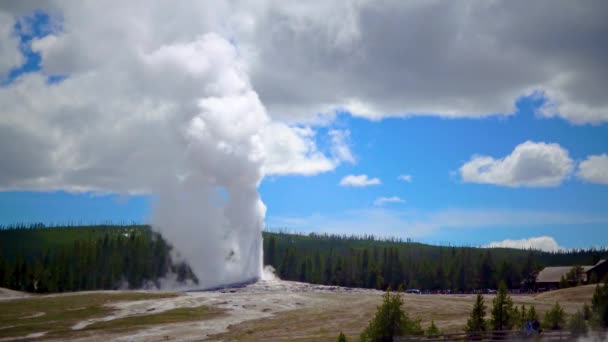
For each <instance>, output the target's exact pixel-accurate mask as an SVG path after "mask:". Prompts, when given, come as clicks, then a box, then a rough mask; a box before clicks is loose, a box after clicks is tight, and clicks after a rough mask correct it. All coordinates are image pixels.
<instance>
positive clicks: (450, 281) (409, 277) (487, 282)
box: [264, 233, 608, 291]
mask: <svg viewBox="0 0 608 342" xmlns="http://www.w3.org/2000/svg"><path fill="white" fill-rule="evenodd" d="M607 255H608V253H607V251H606V250H605V249H603V250H597V249H588V250H570V251H561V252H555V253H553V252H541V251H536V250H520V249H511V248H479V247H456V246H433V245H426V244H421V243H416V242H412V241H409V240H406V241H402V240H400V239H384V240H382V239H377V238H375V237H374V236H363V237H361V236H338V235H320V234H314V233H313V234H308V235H299V234H288V233H265V236H264V263H265V264H266V265H272V266H273V267H274V268H275V270H276V272H277V273H278V275H279V276H280V278H281V279H287V280H297V281H303V282H309V283H316V284H325V285H339V286H347V287H364V288H376V289H386V288H387V287H388V286H391V287H392V288H393V289H396V288H398V287H399V286H400V285H402V286H403V287H405V288H417V289H421V290H429V291H447V290H450V291H471V290H477V289H496V288H497V287H498V283H499V282H500V281H504V282H505V284H506V285H507V287H508V288H510V289H514V288H524V289H526V288H530V287H532V285H533V283H534V281H535V279H536V275H537V273H538V272H539V271H540V270H541V269H542V268H543V267H545V266H575V265H594V264H595V263H596V262H597V261H598V260H600V259H603V258H605V257H606V256H607Z"/></svg>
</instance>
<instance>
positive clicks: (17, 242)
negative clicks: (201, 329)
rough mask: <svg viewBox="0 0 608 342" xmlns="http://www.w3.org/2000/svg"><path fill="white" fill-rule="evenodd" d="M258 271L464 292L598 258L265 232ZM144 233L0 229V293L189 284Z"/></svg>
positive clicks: (165, 248) (100, 228)
mask: <svg viewBox="0 0 608 342" xmlns="http://www.w3.org/2000/svg"><path fill="white" fill-rule="evenodd" d="M263 234H264V264H265V265H271V266H273V267H274V268H275V270H276V272H277V274H278V275H279V277H280V278H281V279H286V280H297V281H304V282H309V283H316V284H326V285H339V286H347V287H365V288H376V289H386V288H387V287H388V286H391V287H392V288H398V287H399V286H403V287H405V288H418V289H422V290H451V291H469V290H473V289H489V288H496V287H497V284H498V282H499V281H504V282H505V284H506V285H507V286H508V287H509V288H520V287H524V288H525V287H526V286H530V284H531V283H533V281H534V279H535V276H536V273H537V272H538V271H539V270H540V269H542V267H544V266H554V265H563V266H568V265H572V266H574V265H588V264H594V263H595V262H596V261H597V260H599V259H600V258H605V257H606V256H607V255H608V253H607V251H606V250H595V249H590V250H572V251H563V252H558V253H549V252H540V251H533V250H518V249H507V248H491V249H488V248H478V247H457V246H433V245H426V244H421V243H416V242H411V241H409V240H406V241H402V240H400V239H378V238H375V237H374V236H338V235H320V234H308V235H303V234H289V233H281V232H278V233H277V232H264V233H263ZM173 254H174V253H172V247H171V246H170V245H169V244H168V243H167V241H165V240H164V239H163V238H162V236H160V235H159V234H158V233H156V232H154V231H153V230H152V229H151V227H150V226H147V225H135V224H134V225H96V226H57V227H46V226H44V225H42V224H34V225H20V226H10V227H0V287H6V288H11V289H15V290H21V291H29V292H39V293H46V292H65V291H80V290H95V289H118V288H132V289H135V288H142V287H144V288H154V287H159V286H160V282H161V281H162V279H163V278H167V277H174V278H175V280H177V281H178V282H187V281H191V282H194V283H197V282H198V280H197V279H196V276H195V275H194V274H193V273H192V271H191V270H190V268H189V266H188V265H187V264H185V263H183V262H176V261H175V260H173V258H172V255H173Z"/></svg>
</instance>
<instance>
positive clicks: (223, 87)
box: [150, 34, 270, 288]
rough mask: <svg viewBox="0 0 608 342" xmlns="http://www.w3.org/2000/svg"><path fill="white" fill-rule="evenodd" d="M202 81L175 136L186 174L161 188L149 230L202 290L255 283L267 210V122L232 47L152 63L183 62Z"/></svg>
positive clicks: (214, 46) (212, 43) (175, 54)
mask: <svg viewBox="0 0 608 342" xmlns="http://www.w3.org/2000/svg"><path fill="white" fill-rule="evenodd" d="M188 55H196V56H206V57H205V58H201V59H198V60H196V61H192V60H188V61H187V62H188V63H190V65H188V67H189V68H191V71H192V73H194V74H195V75H196V76H197V77H201V78H203V79H205V80H206V82H207V90H208V92H207V94H206V95H207V96H205V97H201V98H199V99H198V103H197V105H196V113H195V115H193V116H192V117H191V119H190V120H189V121H187V123H186V124H185V125H184V127H182V130H181V131H180V132H181V133H182V137H183V144H184V150H185V151H186V152H185V155H184V171H185V172H184V174H183V175H180V177H176V178H174V179H170V180H169V181H167V182H166V183H164V184H162V186H161V187H160V189H159V191H158V194H159V200H158V203H157V205H156V207H155V210H154V218H153V220H154V227H156V228H157V229H159V230H160V231H161V232H162V234H163V235H164V236H165V237H166V238H168V240H169V241H171V243H173V244H174V246H175V247H176V249H177V250H178V251H179V252H180V253H181V255H182V256H183V257H184V258H185V259H186V260H187V261H188V262H189V263H190V266H191V267H192V270H193V271H194V273H195V274H196V275H197V277H198V278H199V281H200V284H199V286H201V287H203V288H208V287H214V286H218V285H222V284H230V283H238V282H244V281H249V280H254V279H258V278H260V276H261V272H262V258H261V253H262V249H261V246H262V245H261V241H262V237H261V231H262V229H263V221H264V215H265V211H266V208H265V206H264V204H263V203H262V201H261V200H260V196H259V194H258V192H257V186H258V184H259V182H260V181H261V179H262V177H263V173H262V166H263V161H264V148H263V145H262V142H261V141H262V139H261V134H262V133H263V130H264V128H265V126H266V125H267V124H268V123H269V121H270V120H269V118H268V115H267V114H266V110H265V108H264V106H263V105H262V103H261V102H260V100H259V99H258V96H257V94H256V93H255V92H254V91H253V90H252V88H251V85H250V83H249V79H248V77H247V75H246V72H245V70H244V68H243V66H242V65H241V64H240V63H239V60H238V57H237V54H236V51H235V48H234V46H232V45H231V44H230V43H229V42H227V41H226V40H224V39H223V38H221V37H220V36H218V35H215V34H207V35H205V36H203V37H202V38H201V39H200V40H198V41H196V42H194V43H191V44H188V45H180V46H172V47H169V48H168V49H166V51H162V50H161V51H159V52H158V54H156V55H152V56H150V62H151V63H161V64H165V63H166V64H172V63H175V62H180V58H181V57H182V56H188Z"/></svg>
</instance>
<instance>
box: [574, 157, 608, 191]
mask: <svg viewBox="0 0 608 342" xmlns="http://www.w3.org/2000/svg"><path fill="white" fill-rule="evenodd" d="M577 176H578V177H579V178H580V179H582V180H584V181H587V182H590V183H598V184H608V155H606V154H601V155H594V156H588V157H587V159H585V160H583V161H582V162H581V163H580V164H579V165H578V172H577Z"/></svg>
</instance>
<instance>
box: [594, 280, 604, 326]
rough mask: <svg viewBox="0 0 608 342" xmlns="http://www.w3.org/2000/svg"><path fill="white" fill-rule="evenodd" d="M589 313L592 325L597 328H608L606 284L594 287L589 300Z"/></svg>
mask: <svg viewBox="0 0 608 342" xmlns="http://www.w3.org/2000/svg"><path fill="white" fill-rule="evenodd" d="M591 311H592V313H593V318H592V320H593V324H594V325H595V326H597V327H599V328H603V329H605V328H608V284H604V285H600V284H597V285H595V291H594V292H593V298H592V299H591Z"/></svg>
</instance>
